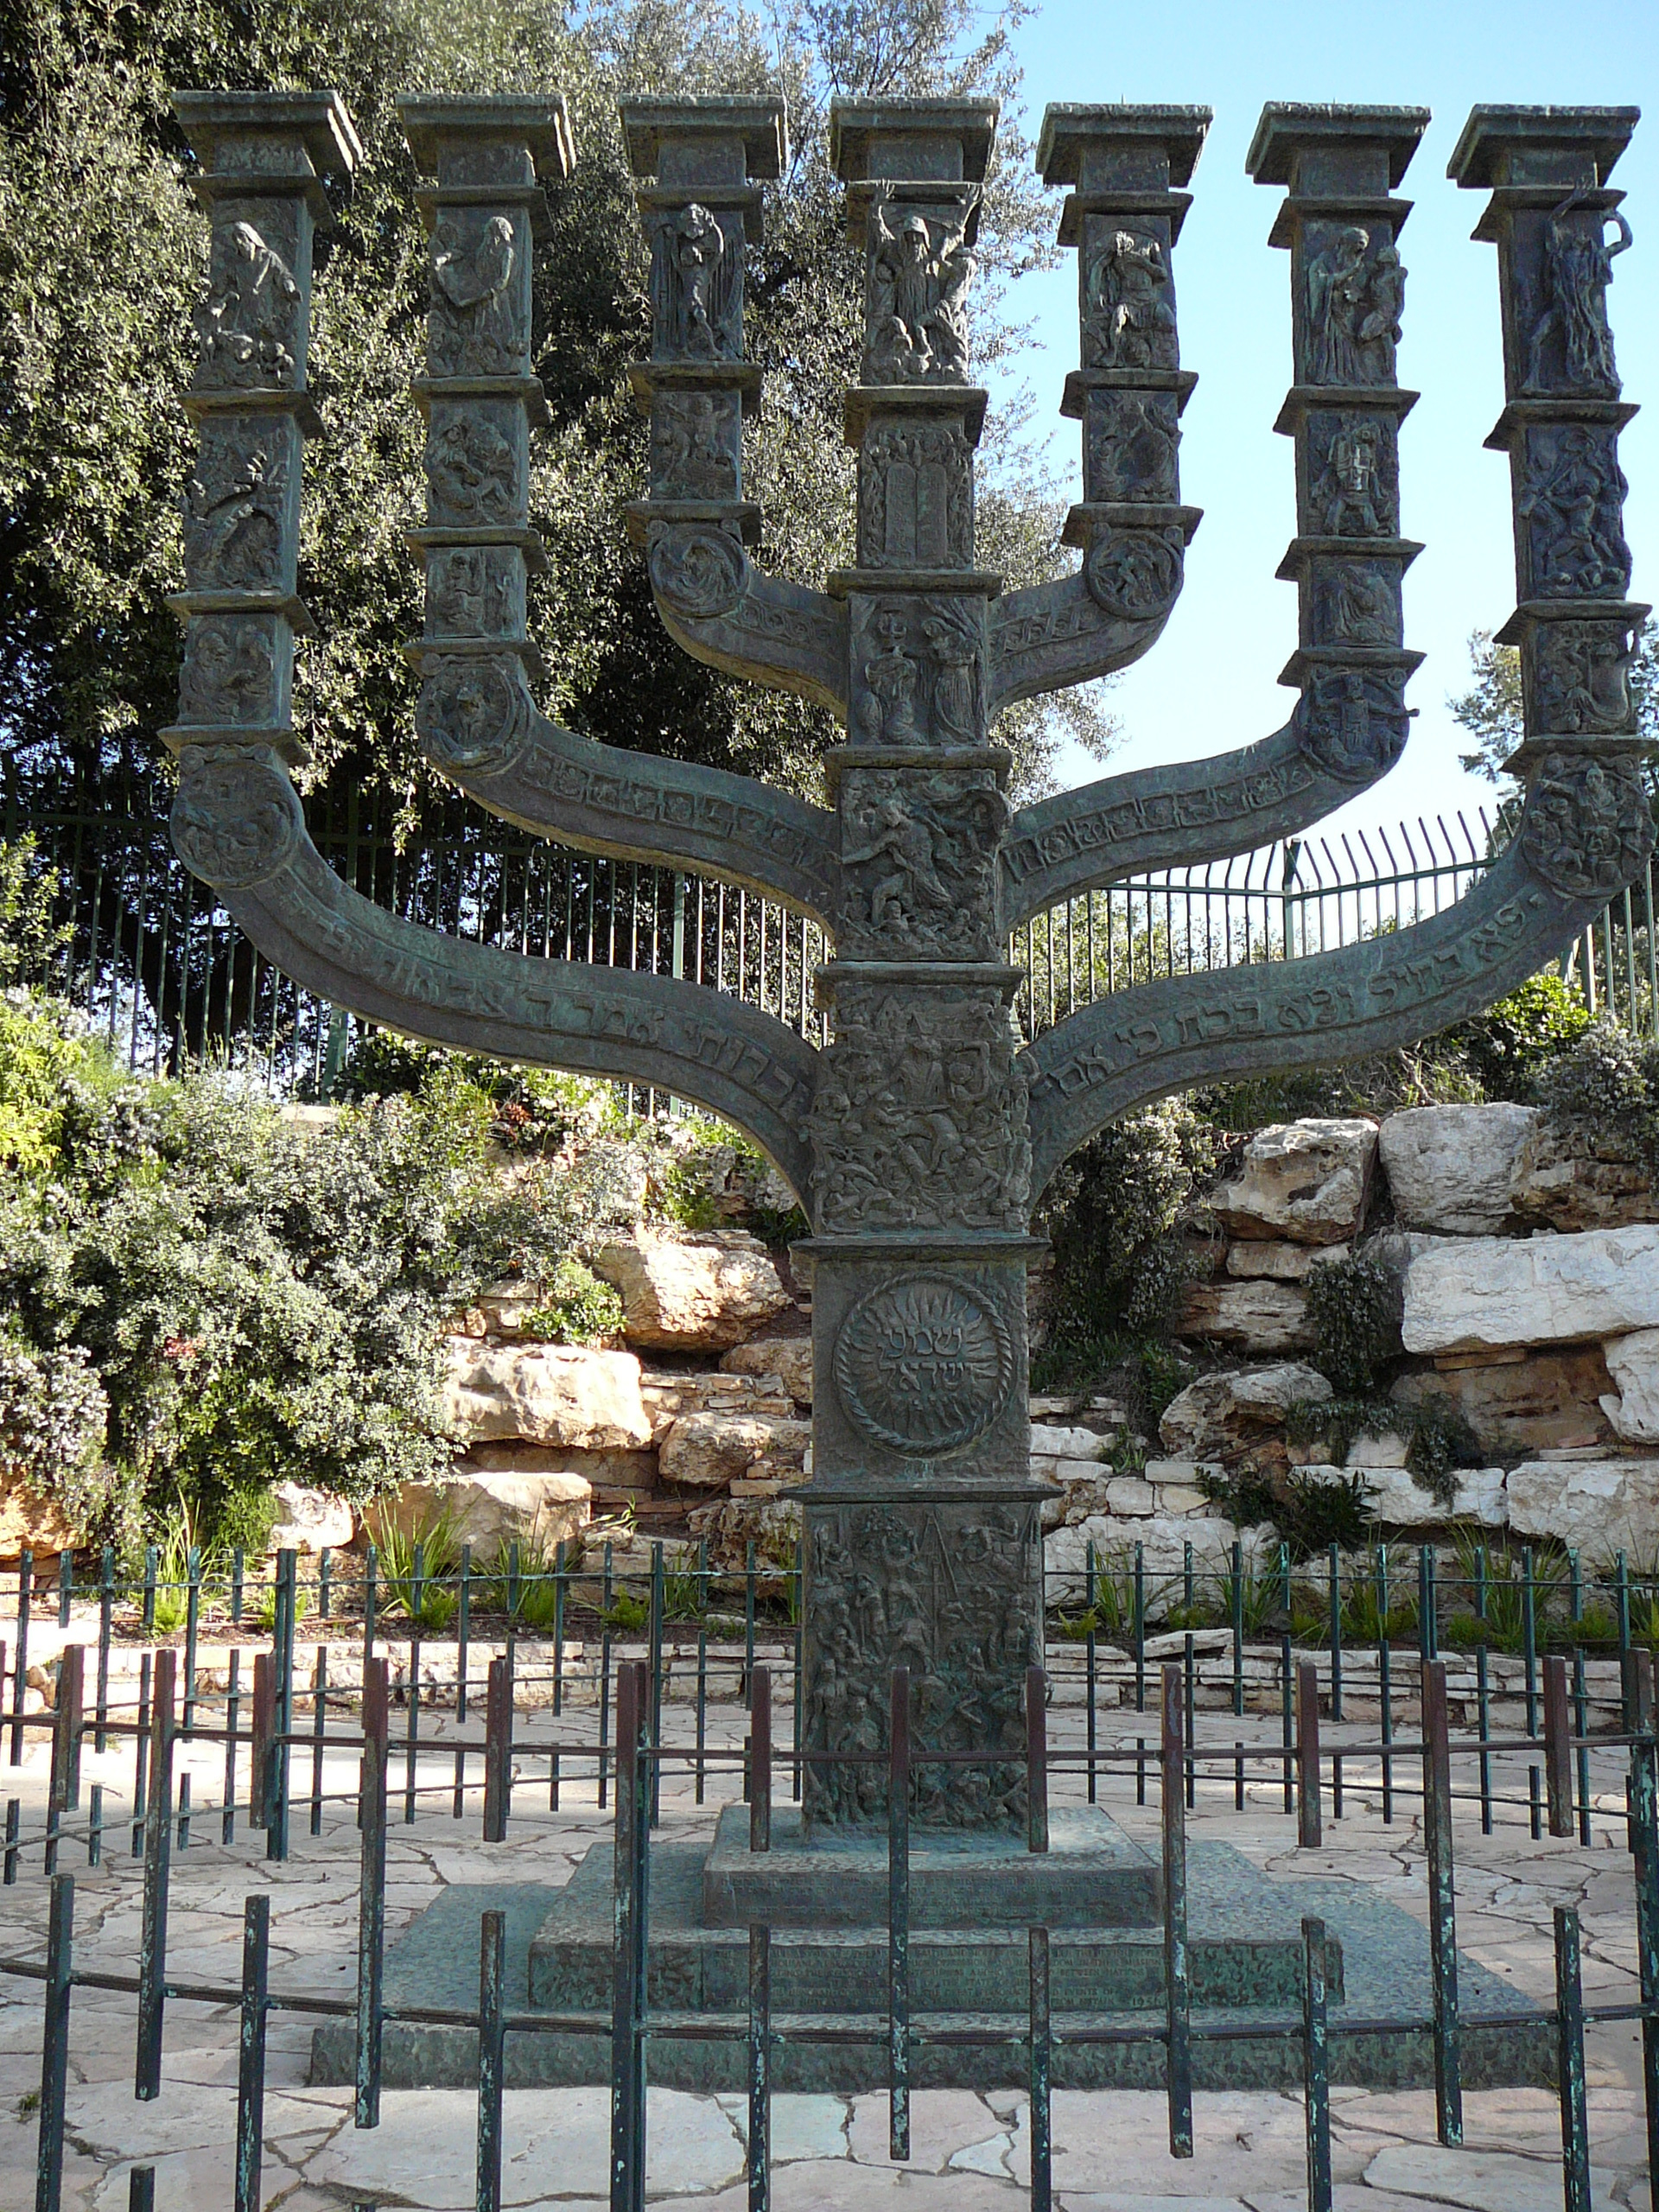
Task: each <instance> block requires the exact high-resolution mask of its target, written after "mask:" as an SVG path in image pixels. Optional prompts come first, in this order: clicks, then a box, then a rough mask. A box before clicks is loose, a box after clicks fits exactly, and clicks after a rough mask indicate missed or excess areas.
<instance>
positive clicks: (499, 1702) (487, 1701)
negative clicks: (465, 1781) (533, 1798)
mask: <svg viewBox="0 0 1659 2212" xmlns="http://www.w3.org/2000/svg"><path fill="white" fill-rule="evenodd" d="M511 1810H512V1662H511V1661H510V1660H508V1659H506V1658H505V1657H504V1658H499V1659H492V1660H491V1662H490V1674H489V1681H488V1685H487V1687H486V1690H485V1694H484V1840H485V1842H486V1843H505V1841H506V1840H507V1815H508V1814H509V1813H510V1811H511Z"/></svg>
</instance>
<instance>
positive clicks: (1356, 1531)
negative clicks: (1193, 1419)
mask: <svg viewBox="0 0 1659 2212" xmlns="http://www.w3.org/2000/svg"><path fill="white" fill-rule="evenodd" d="M1200 1481H1201V1484H1202V1487H1203V1490H1204V1494H1205V1497H1206V1498H1207V1499H1208V1500H1209V1502H1210V1503H1211V1505H1213V1506H1214V1507H1215V1508H1216V1510H1217V1512H1218V1513H1220V1514H1221V1515H1222V1516H1224V1518H1225V1519H1226V1520H1229V1521H1230V1522H1232V1524H1233V1526H1234V1527H1235V1528H1236V1529H1253V1528H1255V1527H1257V1526H1258V1525H1259V1524H1260V1523H1261V1522H1263V1521H1267V1522H1271V1523H1272V1525H1273V1526H1274V1528H1275V1529H1277V1530H1278V1531H1279V1534H1280V1535H1281V1537H1282V1539H1283V1540H1284V1541H1285V1543H1286V1544H1287V1546H1288V1547H1289V1549H1290V1555H1291V1557H1292V1558H1293V1559H1294V1560H1303V1559H1312V1558H1313V1557H1314V1556H1315V1555H1316V1554H1319V1553H1321V1552H1327V1551H1329V1550H1330V1548H1331V1547H1332V1544H1335V1545H1336V1546H1337V1547H1338V1549H1339V1550H1341V1551H1345V1552H1347V1551H1357V1549H1358V1548H1359V1547H1360V1546H1361V1545H1362V1544H1363V1543H1364V1542H1365V1541H1366V1538H1367V1536H1368V1535H1369V1534H1370V1525H1371V1493H1370V1489H1369V1488H1368V1486H1367V1484H1366V1483H1365V1480H1364V1478H1363V1476H1362V1475H1342V1476H1339V1477H1338V1478H1337V1480H1336V1481H1335V1482H1320V1481H1319V1480H1317V1479H1316V1478H1313V1476H1310V1475H1305V1474H1303V1473H1301V1472H1300V1471H1299V1470H1298V1469H1296V1468H1292V1469H1291V1470H1290V1471H1288V1472H1287V1474H1284V1475H1281V1477H1280V1478H1278V1480H1277V1481H1276V1482H1275V1481H1270V1480H1269V1479H1268V1478H1266V1477H1265V1476H1262V1475H1255V1474H1248V1473H1244V1474H1239V1475H1235V1476H1226V1475H1217V1474H1213V1473H1209V1474H1205V1475H1204V1476H1202V1477H1201V1478H1200Z"/></svg>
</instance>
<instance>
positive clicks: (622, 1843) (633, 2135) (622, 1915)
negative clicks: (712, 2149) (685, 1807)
mask: <svg viewBox="0 0 1659 2212" xmlns="http://www.w3.org/2000/svg"><path fill="white" fill-rule="evenodd" d="M645 1675H646V1669H645V1666H644V1665H643V1663H642V1662H640V1661H639V1660H637V1659H629V1660H625V1661H624V1662H623V1663H622V1665H621V1666H620V1667H619V1668H618V1669H617V1670H616V1873H615V1906H614V1913H615V1918H614V1928H615V1939H616V1940H615V1948H614V1952H613V1961H612V2006H611V2212H645V2039H644V2037H642V2036H641V2034H640V2032H639V2026H640V2022H641V2019H642V2018H643V2016H644V2013H645V1957H646V1930H645V1926H644V1916H645V1910H646V1903H647V1893H646V1886H645V1880H646V1869H645V1863H644V1859H645V1850H646V1848H647V1835H648V1829H647V1808H648V1807H649V1804H650V1802H651V1800H650V1791H649V1789H648V1788H647V1787H645V1779H644V1777H643V1775H642V1773H641V1771H640V1758H639V1751H640V1745H641V1741H642V1738H643V1737H644V1734H645V1728H644V1722H645V1713H646V1699H647V1697H648V1695H649V1686H648V1684H647V1682H646V1680H645Z"/></svg>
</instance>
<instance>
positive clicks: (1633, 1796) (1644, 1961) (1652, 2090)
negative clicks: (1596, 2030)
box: [1630, 1723, 1659, 2173]
mask: <svg viewBox="0 0 1659 2212" xmlns="http://www.w3.org/2000/svg"><path fill="white" fill-rule="evenodd" d="M1630 1849H1631V1852H1632V1853H1633V1855H1634V1859H1635V1865H1634V1867H1633V1869H1632V1872H1634V1874H1635V1877H1636V1942H1637V1966H1638V1968H1639V1971H1640V1974H1641V1986H1642V2004H1643V2017H1642V2086H1643V2095H1644V2098H1645V2101H1646V2106H1647V2123H1648V2160H1649V2171H1651V2172H1653V2173H1659V2010H1656V2008H1659V1745H1656V1743H1655V1740H1654V1737H1653V1734H1652V1732H1651V1723H1649V1729H1648V1731H1647V1732H1646V1733H1645V1737H1644V1740H1643V1741H1642V1742H1640V1743H1637V1744H1632V1745H1631V1746H1630Z"/></svg>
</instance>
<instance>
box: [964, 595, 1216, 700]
mask: <svg viewBox="0 0 1659 2212" xmlns="http://www.w3.org/2000/svg"><path fill="white" fill-rule="evenodd" d="M1179 588H1180V584H1179V577H1178V579H1177V581H1176V583H1175V585H1174V591H1175V592H1179ZM1174 604H1175V601H1174V594H1173V592H1172V594H1171V597H1170V601H1169V604H1168V605H1167V606H1166V607H1161V608H1160V610H1159V611H1158V612H1157V613H1154V614H1152V615H1149V616H1143V617H1140V618H1131V617H1128V616H1125V615H1121V614H1114V613H1109V612H1108V611H1107V609H1106V608H1105V607H1102V606H1101V605H1100V603H1099V601H1097V600H1096V597H1095V595H1094V594H1093V593H1092V592H1091V591H1090V588H1089V587H1088V584H1087V582H1085V580H1084V575H1082V574H1081V573H1079V574H1078V575H1072V576H1058V577H1056V578H1055V579H1054V581H1053V582H1052V583H1046V584H1032V585H1030V586H1028V587H1027V589H1025V590H1024V591H1011V592H1005V593H1004V594H1003V595H1002V596H1001V598H1000V599H995V600H993V601H991V605H990V613H989V620H990V683H989V687H988V715H989V718H990V719H991V720H992V721H995V718H996V716H997V715H1000V714H1001V712H1002V710H1003V709H1004V708H1005V707H1011V706H1013V705H1014V702H1016V701H1017V700H1020V699H1033V698H1035V697H1037V696H1039V693H1041V692H1045V691H1061V690H1065V689H1066V688H1067V687H1068V686H1070V685H1071V684H1073V683H1090V682H1091V681H1092V680H1093V679H1094V678H1095V677H1099V676H1109V675H1111V674H1112V672H1113V671H1114V670H1116V669H1120V668H1127V667H1128V665H1129V664H1130V662H1131V661H1136V660H1139V659H1140V658H1141V655H1142V654H1143V653H1147V652H1151V650H1152V648H1153V647H1154V645H1156V644H1157V642H1158V640H1159V639H1160V637H1161V636H1162V635H1163V630H1164V625H1165V624H1166V622H1167V621H1168V620H1169V618H1170V615H1171V614H1172V613H1173V611H1174Z"/></svg>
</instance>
